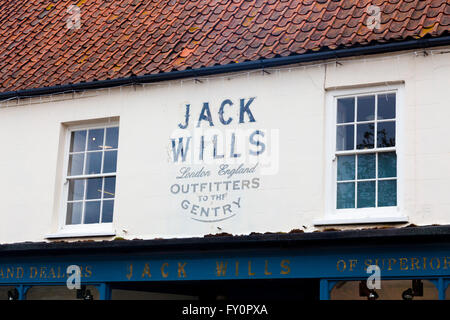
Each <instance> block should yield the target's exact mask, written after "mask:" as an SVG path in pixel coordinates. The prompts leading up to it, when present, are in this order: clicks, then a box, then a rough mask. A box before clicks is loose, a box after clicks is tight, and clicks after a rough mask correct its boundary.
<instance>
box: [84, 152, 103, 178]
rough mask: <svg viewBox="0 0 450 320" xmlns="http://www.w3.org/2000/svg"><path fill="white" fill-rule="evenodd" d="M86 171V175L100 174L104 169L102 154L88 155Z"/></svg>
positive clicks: (91, 153) (90, 153) (93, 153)
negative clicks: (102, 168)
mask: <svg viewBox="0 0 450 320" xmlns="http://www.w3.org/2000/svg"><path fill="white" fill-rule="evenodd" d="M86 156H87V158H86V169H85V172H84V173H85V174H95V173H100V170H101V167H102V152H89V153H86Z"/></svg>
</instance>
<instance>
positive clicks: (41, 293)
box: [26, 286, 100, 300]
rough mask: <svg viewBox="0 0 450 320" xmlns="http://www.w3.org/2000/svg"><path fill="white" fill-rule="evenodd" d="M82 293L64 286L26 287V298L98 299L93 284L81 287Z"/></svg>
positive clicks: (97, 293)
mask: <svg viewBox="0 0 450 320" xmlns="http://www.w3.org/2000/svg"><path fill="white" fill-rule="evenodd" d="M83 289H84V290H83V295H82V296H81V295H80V292H78V294H77V290H76V289H72V290H70V289H68V288H67V287H66V286H33V287H31V288H30V289H28V291H27V294H26V300H80V299H81V300H82V299H88V300H91V299H92V300H98V299H99V298H100V295H99V292H98V290H97V288H96V287H95V286H86V287H85V288H83Z"/></svg>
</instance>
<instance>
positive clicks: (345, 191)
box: [337, 182, 355, 209]
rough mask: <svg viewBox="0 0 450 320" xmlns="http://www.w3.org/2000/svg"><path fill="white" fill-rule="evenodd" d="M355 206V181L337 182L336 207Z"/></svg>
mask: <svg viewBox="0 0 450 320" xmlns="http://www.w3.org/2000/svg"><path fill="white" fill-rule="evenodd" d="M354 207H355V183H354V182H345V183H338V184H337V208H338V209H344V208H354Z"/></svg>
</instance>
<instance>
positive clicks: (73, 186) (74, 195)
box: [69, 179, 84, 201]
mask: <svg viewBox="0 0 450 320" xmlns="http://www.w3.org/2000/svg"><path fill="white" fill-rule="evenodd" d="M83 197H84V180H83V179H78V180H70V181H69V201H72V200H83Z"/></svg>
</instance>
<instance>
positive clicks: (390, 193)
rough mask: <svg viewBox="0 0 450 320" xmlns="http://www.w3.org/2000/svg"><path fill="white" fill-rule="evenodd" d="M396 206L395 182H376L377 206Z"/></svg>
mask: <svg viewBox="0 0 450 320" xmlns="http://www.w3.org/2000/svg"><path fill="white" fill-rule="evenodd" d="M396 205H397V180H382V181H378V206H379V207H388V206H396Z"/></svg>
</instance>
